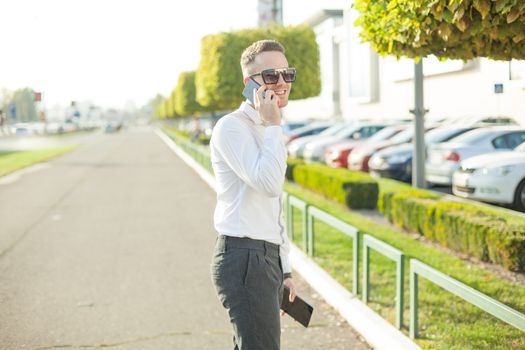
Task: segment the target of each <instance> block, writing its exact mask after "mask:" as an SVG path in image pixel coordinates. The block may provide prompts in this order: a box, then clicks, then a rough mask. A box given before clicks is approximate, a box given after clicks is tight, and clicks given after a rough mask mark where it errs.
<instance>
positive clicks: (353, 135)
mask: <svg viewBox="0 0 525 350" xmlns="http://www.w3.org/2000/svg"><path fill="white" fill-rule="evenodd" d="M385 126H387V125H386V124H384V123H363V124H357V125H351V126H348V127H346V128H344V129H342V130H340V131H339V132H338V133H337V134H335V135H333V136H327V137H323V138H320V139H318V140H315V141H312V142H309V143H308V144H307V145H306V146H305V148H304V160H305V162H307V163H313V162H320V163H324V161H325V160H324V153H325V150H326V149H327V148H328V147H330V146H332V145H334V144H336V143H339V142H341V141H344V140H362V139H368V138H369V137H371V136H372V135H374V134H375V133H377V132H378V131H379V130H381V129H383V128H384V127H385Z"/></svg>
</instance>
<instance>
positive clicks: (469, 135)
mask: <svg viewBox="0 0 525 350" xmlns="http://www.w3.org/2000/svg"><path fill="white" fill-rule="evenodd" d="M494 132H495V131H494V130H493V129H490V128H488V129H487V128H480V129H476V130H472V131H469V132H466V133H464V134H463V135H460V136H458V137H456V138H454V142H458V143H466V144H473V143H477V142H478V141H480V140H483V139H484V138H485V137H487V136H489V135H491V134H494Z"/></svg>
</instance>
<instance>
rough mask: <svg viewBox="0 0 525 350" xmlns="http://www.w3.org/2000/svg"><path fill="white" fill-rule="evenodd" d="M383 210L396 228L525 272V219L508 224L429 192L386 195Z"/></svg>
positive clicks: (380, 206)
mask: <svg viewBox="0 0 525 350" xmlns="http://www.w3.org/2000/svg"><path fill="white" fill-rule="evenodd" d="M379 210H380V211H381V212H382V213H383V214H384V215H385V216H386V217H387V218H388V220H389V221H390V222H392V223H394V224H395V225H397V226H399V227H402V228H404V229H407V230H410V231H414V232H418V233H419V234H421V235H423V236H425V237H426V238H428V239H430V240H432V241H435V242H438V243H439V244H441V245H442V246H445V247H448V248H451V249H453V250H455V251H458V252H461V253H465V254H468V255H469V256H472V257H475V258H477V259H479V260H481V261H488V262H492V263H496V264H500V265H503V267H505V268H506V269H508V270H511V271H525V220H522V221H523V222H522V223H520V222H519V221H520V220H515V222H508V221H507V220H506V219H504V218H501V217H499V216H497V215H495V214H494V213H492V212H491V211H489V210H483V209H482V208H480V207H478V206H476V205H474V204H470V203H459V202H451V201H445V200H439V197H438V196H437V195H433V194H432V193H431V192H429V191H424V190H415V189H414V190H409V191H402V192H398V193H392V192H387V193H384V194H383V196H382V198H381V200H380V205H379Z"/></svg>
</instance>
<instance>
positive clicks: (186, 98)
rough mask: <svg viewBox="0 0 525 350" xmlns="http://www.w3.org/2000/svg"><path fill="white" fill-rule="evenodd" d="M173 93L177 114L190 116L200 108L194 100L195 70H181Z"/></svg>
mask: <svg viewBox="0 0 525 350" xmlns="http://www.w3.org/2000/svg"><path fill="white" fill-rule="evenodd" d="M175 91H176V93H175V94H174V96H173V97H174V104H175V111H176V112H177V114H178V115H182V116H185V117H187V116H192V115H194V114H195V113H196V112H198V111H200V110H201V106H200V105H199V104H198V103H197V101H196V100H195V72H193V71H190V72H182V73H180V75H179V81H178V82H177V87H176V88H175Z"/></svg>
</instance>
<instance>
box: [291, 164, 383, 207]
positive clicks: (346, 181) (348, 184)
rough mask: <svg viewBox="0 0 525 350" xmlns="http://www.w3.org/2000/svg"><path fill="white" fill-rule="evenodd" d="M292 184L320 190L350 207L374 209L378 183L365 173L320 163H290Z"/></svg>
mask: <svg viewBox="0 0 525 350" xmlns="http://www.w3.org/2000/svg"><path fill="white" fill-rule="evenodd" d="M292 174H293V175H292V176H293V179H294V181H295V182H296V183H298V184H299V185H301V186H304V187H306V188H308V189H311V190H313V191H315V192H318V193H322V194H324V195H326V196H328V197H330V198H332V199H334V200H336V201H337V202H339V203H342V204H344V205H346V206H348V207H349V208H351V209H374V208H375V207H376V204H377V197H378V193H379V186H378V184H377V182H376V181H375V180H374V179H373V178H371V177H370V176H369V175H367V174H364V173H359V172H351V171H348V170H346V169H333V168H330V167H327V166H324V165H321V164H308V165H306V164H294V165H293V170H292Z"/></svg>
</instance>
